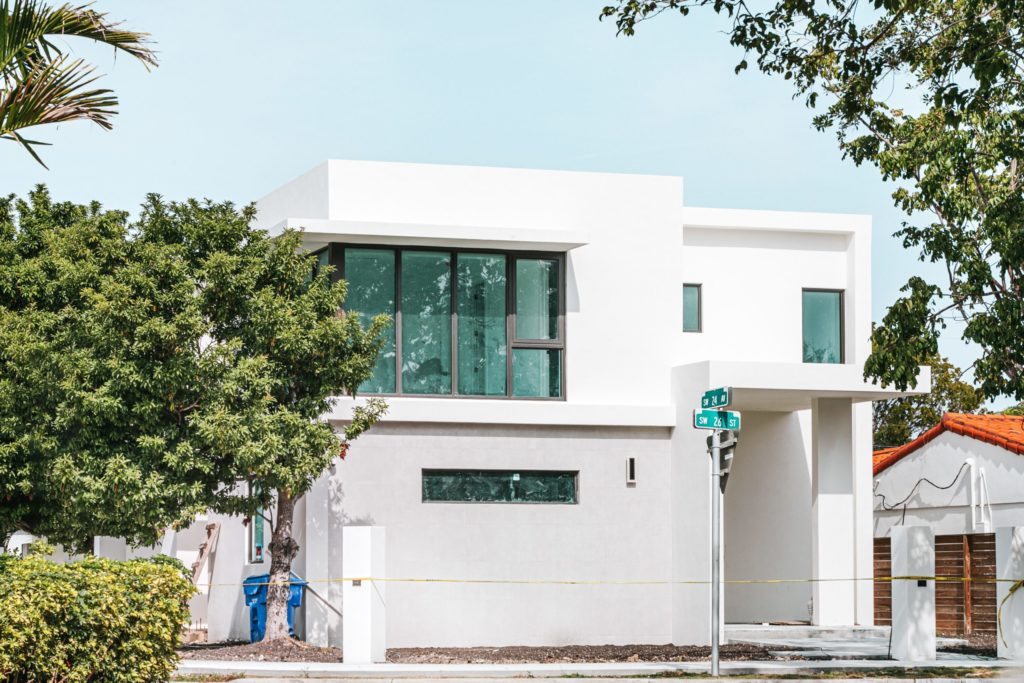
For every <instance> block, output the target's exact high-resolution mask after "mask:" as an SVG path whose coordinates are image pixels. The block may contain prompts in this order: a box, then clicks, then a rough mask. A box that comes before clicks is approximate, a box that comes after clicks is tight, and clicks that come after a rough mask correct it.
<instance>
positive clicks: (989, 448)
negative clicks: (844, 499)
mask: <svg viewBox="0 0 1024 683" xmlns="http://www.w3.org/2000/svg"><path fill="white" fill-rule="evenodd" d="M970 459H973V460H974V463H975V473H974V476H973V477H972V473H971V471H970V468H969V467H968V468H965V469H964V471H963V472H962V473H961V474H960V476H959V478H957V479H956V482H955V484H953V486H952V487H951V488H949V489H947V490H939V489H937V488H935V487H933V486H930V485H928V484H926V483H925V484H922V485H921V486H919V487H918V488H917V491H916V493H915V494H914V496H913V497H912V498H911V499H910V500H909V502H908V504H907V506H906V508H907V510H906V518H905V521H902V522H901V520H903V506H900V507H899V508H898V509H896V510H888V511H887V510H884V509H883V508H882V498H881V496H885V499H886V501H887V503H888V504H889V505H892V504H893V503H897V502H899V501H901V500H903V499H904V498H905V497H906V496H907V495H909V494H910V492H911V490H912V489H913V488H914V485H915V484H916V483H917V482H918V481H919V480H920V479H921V478H923V477H927V478H928V479H930V480H931V481H933V482H935V483H936V484H938V485H939V486H947V485H949V484H950V483H952V482H953V481H954V478H955V477H956V476H957V471H958V470H960V468H961V466H962V465H963V464H964V463H965V462H966V461H967V460H970ZM972 479H973V481H974V482H975V484H974V485H975V517H974V524H972V518H971V485H972ZM981 481H984V482H985V486H986V487H987V494H988V501H989V505H988V506H987V509H983V506H982V505H981V502H982V495H983V492H982V491H981V490H980V489H981ZM874 505H875V519H874V535H875V536H876V537H880V536H888V535H889V533H890V530H891V528H892V527H893V526H898V525H901V523H902V524H903V525H905V526H928V527H931V529H932V531H934V533H935V534H936V535H941V534H972V533H991V532H994V531H995V529H997V528H998V527H1004V526H1005V527H1010V526H1024V456H1021V455H1017V454H1016V453H1011V452H1010V451H1008V450H1006V449H1004V448H1000V447H999V446H995V445H993V444H989V443H985V442H984V441H979V440H977V439H972V438H970V437H967V436H961V435H959V434H954V433H953V432H948V431H947V432H943V433H942V434H940V435H939V436H938V437H936V438H935V439H933V440H932V441H930V442H928V443H927V444H925V445H924V446H922V447H921V448H919V449H918V450H916V451H914V452H913V453H910V454H909V455H907V456H906V457H904V458H903V459H902V460H899V461H898V462H896V463H895V464H893V465H891V466H890V467H888V468H886V469H885V470H883V471H882V472H880V473H879V474H878V475H877V476H876V477H875V491H874ZM989 516H990V519H991V523H990V524H988V525H987V526H986V525H985V524H983V522H984V521H985V520H987V519H989Z"/></svg>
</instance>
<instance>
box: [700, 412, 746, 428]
mask: <svg viewBox="0 0 1024 683" xmlns="http://www.w3.org/2000/svg"><path fill="white" fill-rule="evenodd" d="M693 426H694V427H696V428H697V429H731V430H733V431H739V428H740V414H739V413H738V412H736V411H735V410H695V411H693Z"/></svg>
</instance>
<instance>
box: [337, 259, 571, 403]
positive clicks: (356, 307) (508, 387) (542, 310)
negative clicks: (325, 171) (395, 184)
mask: <svg viewBox="0 0 1024 683" xmlns="http://www.w3.org/2000/svg"><path fill="white" fill-rule="evenodd" d="M331 250H332V256H331V263H332V264H334V265H335V267H336V270H337V272H338V276H339V277H344V278H345V279H346V280H347V281H348V298H347V300H346V301H345V308H346V310H349V311H354V312H358V313H360V314H361V315H363V316H366V317H372V316H375V315H379V314H381V313H384V314H387V315H390V316H391V318H392V321H393V324H392V325H391V326H389V328H388V330H387V332H386V333H385V335H386V336H385V342H384V348H383V349H382V350H381V353H380V355H379V356H378V357H377V364H376V366H375V367H374V372H373V376H372V377H371V378H370V379H369V380H367V381H366V382H365V383H364V384H363V385H362V386H361V387H360V391H361V392H364V393H371V394H412V395H424V396H451V395H459V396H494V397H502V396H504V397H509V396H512V397H530V398H561V397H562V396H563V395H564V388H563V365H564V353H565V330H564V326H565V316H564V307H565V305H564V297H563V289H564V288H563V285H562V282H563V280H564V259H563V257H562V255H560V254H527V253H521V252H498V251H449V250H439V249H428V248H416V249H413V248H408V249H407V248H400V249H396V248H391V247H354V246H353V247H342V246H340V245H332V247H331Z"/></svg>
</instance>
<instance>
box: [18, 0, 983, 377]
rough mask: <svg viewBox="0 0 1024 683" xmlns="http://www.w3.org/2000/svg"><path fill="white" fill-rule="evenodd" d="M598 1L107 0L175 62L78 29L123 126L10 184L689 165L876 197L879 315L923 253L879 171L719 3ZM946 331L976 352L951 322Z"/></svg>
mask: <svg viewBox="0 0 1024 683" xmlns="http://www.w3.org/2000/svg"><path fill="white" fill-rule="evenodd" d="M603 4H605V3H604V2H603V0H596V1H594V0H561V1H559V2H551V1H550V0H518V1H516V2H496V1H493V0H492V1H490V2H480V1H479V0H475V1H474V0H404V1H397V0H392V1H374V2H355V1H353V0H318V1H312V0H307V1H305V2H301V3H281V2H270V1H268V0H244V1H243V0H217V1H216V2H210V1H209V0H207V1H205V2H200V1H199V0H178V1H177V2H173V3H172V2H157V1H156V0H98V2H97V3H96V7H97V9H100V10H101V11H107V12H109V13H110V15H111V16H112V17H116V18H123V19H125V20H126V21H127V24H128V26H130V27H131V28H133V29H137V30H144V31H147V32H149V33H151V34H152V36H153V39H154V41H155V42H156V48H157V50H158V51H159V58H160V67H159V68H157V69H155V70H154V71H153V72H151V73H147V72H146V71H145V69H144V68H143V67H142V66H141V65H140V64H137V63H135V62H133V61H131V60H129V59H126V58H124V57H119V58H117V60H116V61H115V60H114V59H113V58H112V57H111V55H110V53H109V52H107V51H105V50H98V49H96V48H93V47H90V46H89V45H88V44H81V43H79V42H75V43H73V44H70V45H71V46H72V47H74V48H75V50H76V51H77V53H78V54H80V55H82V56H85V57H87V58H89V59H91V60H92V61H94V62H95V63H96V64H97V65H98V66H99V67H100V70H101V71H103V72H105V73H106V74H107V75H106V76H105V78H104V79H103V82H104V84H105V85H107V86H108V87H112V88H114V89H115V90H116V91H117V94H118V96H119V97H120V100H121V107H120V115H119V116H118V117H117V118H116V120H115V128H114V130H113V131H112V132H105V131H102V130H100V129H99V128H97V127H95V126H90V125H88V124H84V123H77V124H71V125H66V126H61V127H56V128H54V127H50V128H48V129H40V130H39V131H38V132H37V133H36V135H35V137H36V138H37V139H43V140H47V141H51V142H54V143H55V144H54V146H53V147H52V148H44V150H43V154H44V158H45V160H46V162H47V164H48V165H49V166H50V170H49V171H46V170H44V169H43V168H41V167H39V166H38V165H36V164H35V163H34V162H33V161H32V160H31V159H30V158H29V157H28V156H27V155H25V154H23V153H21V152H19V151H18V150H17V149H16V148H15V147H14V146H13V144H10V143H8V144H7V146H6V148H0V149H2V154H3V156H2V159H3V164H2V166H0V181H2V182H0V188H2V189H3V191H4V192H16V193H20V194H23V193H24V192H26V191H27V190H28V189H30V188H31V187H32V186H33V185H35V184H36V183H46V184H47V185H49V186H50V188H51V190H52V191H53V193H54V194H55V195H56V196H57V197H58V198H61V199H72V200H80V201H86V200H92V199H97V200H99V201H100V202H102V203H103V204H104V205H106V206H108V207H112V208H124V209H134V208H135V207H137V206H138V204H139V203H140V202H141V201H142V198H143V197H144V195H145V193H148V192H158V193H160V194H162V195H164V196H165V197H168V198H172V199H182V198H185V197H189V196H197V197H210V198H213V199H231V200H234V201H236V202H239V203H246V202H249V201H252V200H254V199H256V198H258V197H259V196H261V195H262V194H263V193H265V192H266V191H268V190H270V189H272V188H274V187H276V186H277V185H279V184H281V183H283V182H285V181H286V180H289V179H290V178H292V177H294V176H295V175H297V174H299V173H301V172H302V171H305V170H307V169H308V168H310V167H312V166H314V165H316V164H318V163H320V162H321V161H323V160H324V159H327V158H348V159H372V160H383V161H413V162H426V163H446V164H477V165H487V166H518V167H532V168H551V169H567V170H585V171H611V172H626V173H656V174H671V175H681V176H684V177H685V183H686V184H685V193H686V203H687V204H690V205H698V206H699V205H703V206H721V207H734V208H764V209H781V210H807V211H839V212H852V213H864V214H870V215H871V216H872V217H873V219H874V266H873V278H874V316H875V319H876V320H878V319H880V317H881V316H882V315H883V314H884V311H885V308H886V307H887V306H888V305H889V304H890V303H891V301H892V300H893V298H894V297H895V296H896V294H897V290H898V288H899V286H900V285H901V284H902V283H903V282H905V280H906V278H907V276H908V275H910V274H911V273H912V272H924V266H922V265H921V264H919V263H918V262H917V260H916V256H915V254H913V253H908V252H906V251H904V250H903V248H902V246H901V245H900V243H899V242H898V241H897V240H895V239H893V238H892V237H891V234H892V232H893V231H894V230H896V229H897V228H898V227H899V222H900V220H901V215H900V213H899V212H898V211H897V210H896V209H894V208H893V206H892V201H891V199H890V197H889V192H890V190H889V188H887V187H886V186H885V185H884V184H883V183H882V181H881V180H880V178H879V176H878V174H877V172H876V171H875V170H874V169H873V168H856V167H855V166H853V165H852V164H851V163H849V162H845V161H842V160H841V159H840V157H839V154H838V152H837V150H836V145H835V142H834V138H833V136H832V135H830V134H822V133H818V132H816V131H814V130H813V129H812V127H811V125H810V118H811V113H810V112H809V111H808V110H807V109H806V108H805V107H804V106H803V104H802V102H800V101H794V100H792V99H791V90H790V89H789V87H788V84H787V83H785V82H783V81H781V80H776V79H770V78H767V77H765V76H762V75H760V74H759V73H754V72H745V73H743V74H741V75H739V76H736V75H734V74H733V67H734V66H735V64H736V62H737V61H738V60H739V59H740V57H741V55H740V53H739V52H738V51H737V50H736V48H733V47H731V46H730V45H729V44H728V39H727V37H726V36H725V35H723V34H722V30H723V29H724V28H725V27H726V25H725V24H724V23H723V21H722V20H720V19H718V18H717V17H715V16H714V15H713V14H712V13H710V12H698V13H697V14H695V15H691V16H690V17H688V18H686V19H681V18H679V17H677V16H669V15H664V16H662V17H661V18H659V19H658V20H656V21H654V22H649V23H648V24H645V25H644V26H643V27H642V29H641V30H640V31H639V33H638V35H637V36H636V37H633V38H618V37H616V36H615V29H614V24H610V23H608V22H603V23H602V22H599V21H598V20H597V15H598V12H599V10H600V8H601V7H602V6H603ZM738 276H739V277H742V274H738ZM942 350H943V352H944V353H946V354H947V355H949V356H950V357H951V358H952V359H953V360H954V362H956V363H958V364H961V365H968V364H970V362H971V360H972V352H971V351H970V349H968V348H966V347H965V345H964V343H963V342H962V341H961V340H960V339H959V335H958V334H947V335H946V337H945V338H944V340H943V348H942Z"/></svg>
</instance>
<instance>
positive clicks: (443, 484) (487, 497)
mask: <svg viewBox="0 0 1024 683" xmlns="http://www.w3.org/2000/svg"><path fill="white" fill-rule="evenodd" d="M577 478H578V473H577V472H558V471H533V472H519V471H513V470H423V501H424V502H436V503H568V504H573V503H576V502H577V488H578V487H577Z"/></svg>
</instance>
